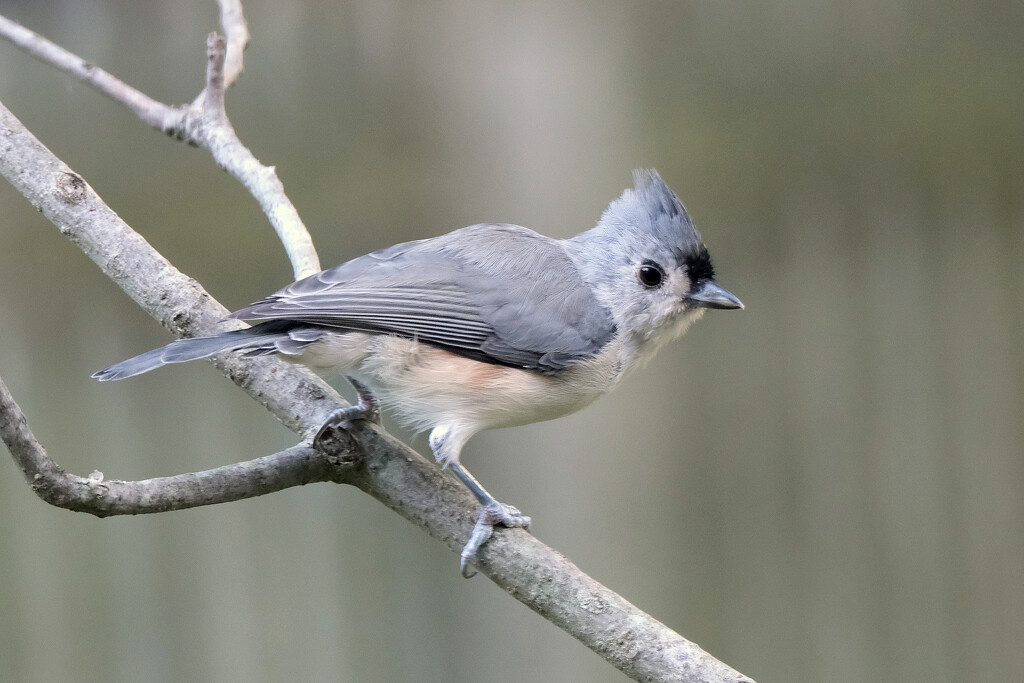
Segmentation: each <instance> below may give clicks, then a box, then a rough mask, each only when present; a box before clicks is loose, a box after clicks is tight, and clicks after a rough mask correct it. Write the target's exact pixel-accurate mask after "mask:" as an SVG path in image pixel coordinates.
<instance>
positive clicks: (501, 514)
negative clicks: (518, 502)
mask: <svg viewBox="0 0 1024 683" xmlns="http://www.w3.org/2000/svg"><path fill="white" fill-rule="evenodd" d="M495 524H500V525H502V526H504V527H508V528H514V527H519V528H522V529H529V528H530V518H529V517H527V516H526V515H524V514H523V513H521V512H520V511H519V510H518V509H517V508H514V507H512V506H511V505H505V504H504V503H497V502H496V503H495V504H493V505H485V506H484V507H482V508H481V509H480V516H479V517H477V520H476V525H474V526H473V533H472V534H471V535H470V537H469V541H468V542H467V543H466V545H465V547H463V549H462V557H461V560H460V562H459V566H460V568H461V569H462V576H464V577H465V578H467V579H469V578H472V577H473V576H475V575H476V569H474V568H473V565H474V564H475V563H476V553H477V551H478V550H480V546H482V545H483V544H484V543H486V542H487V539H489V538H490V537H491V534H492V533H494V525H495Z"/></svg>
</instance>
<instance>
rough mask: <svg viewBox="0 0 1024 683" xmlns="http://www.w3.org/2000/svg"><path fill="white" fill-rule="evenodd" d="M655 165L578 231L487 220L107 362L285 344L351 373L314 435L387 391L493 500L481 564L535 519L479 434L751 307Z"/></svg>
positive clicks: (370, 410)
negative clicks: (203, 332) (721, 278)
mask: <svg viewBox="0 0 1024 683" xmlns="http://www.w3.org/2000/svg"><path fill="white" fill-rule="evenodd" d="M742 308H743V304H742V303H741V302H740V300H739V299H738V298H737V297H736V296H735V295H733V294H732V293H731V292H729V291H728V290H726V289H724V288H723V287H721V286H720V285H719V284H718V283H717V282H716V280H715V271H714V268H713V266H712V264H711V258H710V256H709V253H708V250H707V247H706V246H705V245H704V241H703V239H702V238H701V235H700V233H699V232H698V231H697V229H696V227H695V226H694V224H693V221H692V219H691V218H690V215H689V214H688V213H687V211H686V209H685V207H684V206H683V203H682V202H681V201H680V200H679V198H678V196H676V194H675V193H674V192H673V191H672V190H671V189H670V188H669V187H668V185H666V184H665V182H664V181H663V180H662V179H661V176H659V175H658V173H657V171H655V170H653V169H638V170H636V171H634V172H633V187H632V188H627V189H625V190H624V191H623V193H622V195H621V196H620V197H619V198H617V199H615V200H614V201H612V202H611V203H610V204H609V205H608V207H607V209H605V211H604V212H603V213H602V215H601V217H600V219H599V220H598V222H597V224H596V225H595V227H593V228H591V229H589V230H586V231H584V232H581V233H579V234H577V235H576V236H574V237H571V238H568V239H555V238H551V237H546V236H544V235H541V234H539V233H537V232H534V231H533V230H530V229H528V228H524V227H521V226H518V225H510V224H503V223H486V224H479V225H473V226H469V227H466V228H461V229H458V230H454V231H452V232H449V233H447V234H443V235H440V236H437V237H430V238H426V239H421V240H416V241H411V242H404V243H401V244H396V245H393V246H391V247H387V248H385V249H381V250H379V251H375V252H372V253H369V254H366V255H364V256H360V257H357V258H354V259H352V260H350V261H347V262H345V263H342V264H341V265H339V266H336V267H333V268H329V269H327V270H323V271H320V272H318V273H315V274H313V275H310V276H308V277H306V278H303V279H301V280H298V281H296V282H293V283H292V284H289V285H288V286H286V287H284V288H283V289H281V290H279V291H278V292H276V293H274V294H271V295H270V296H268V297H266V298H264V299H261V300H260V301H257V302H255V303H253V304H251V305H250V306H246V307H245V308H242V309H240V310H237V311H235V312H233V313H231V314H230V315H229V316H228V318H229V319H238V320H244V321H250V322H253V323H254V324H253V325H252V326H251V327H248V328H245V329H240V330H232V331H229V332H222V333H219V334H215V335H212V336H206V337H193V338H184V339H179V340H176V341H173V342H171V343H170V344H168V345H166V346H163V347H161V348H158V349H154V350H152V351H149V352H146V353H143V354H141V355H139V356H136V357H134V358H130V359H128V360H125V361H122V362H120V363H117V364H115V365H112V366H110V367H108V368H105V369H103V370H100V371H98V372H96V373H94V374H93V377H95V378H97V379H99V380H101V381H108V380H120V379H125V378H127V377H132V376H135V375H139V374H141V373H144V372H148V371H150V370H153V369H155V368H158V367H160V366H163V365H166V364H169V363H181V362H185V361H191V360H197V359H200V358H206V357H208V356H211V355H214V354H217V353H222V352H229V351H230V352H239V353H241V354H243V355H245V356H263V355H271V354H278V355H280V356H283V357H285V358H286V359H289V360H293V361H297V362H300V363H303V364H305V365H307V366H309V367H310V368H312V369H313V370H315V371H317V372H319V373H321V374H324V375H331V374H342V375H344V376H345V377H346V378H347V379H348V381H349V382H350V383H351V384H352V385H353V386H354V387H355V389H356V392H357V395H358V403H357V404H356V405H352V406H347V407H345V408H341V409H339V410H337V411H335V412H334V413H332V414H331V415H330V416H329V417H328V419H327V420H326V421H325V422H324V424H323V426H322V427H321V428H320V430H319V431H318V432H317V434H316V436H315V437H314V438H313V441H312V444H313V445H314V446H316V447H323V440H324V439H325V438H326V436H327V435H328V434H330V433H331V432H332V430H336V429H345V428H347V427H348V426H350V425H351V423H352V422H353V421H355V420H359V419H369V420H373V421H377V420H378V419H379V414H380V406H381V405H382V404H383V405H384V406H385V407H386V408H388V409H389V410H390V411H393V412H394V413H395V415H396V416H397V417H398V419H399V420H400V421H401V422H403V423H404V424H406V425H409V426H411V427H413V428H415V429H417V430H421V431H425V430H428V429H429V430H430V436H429V444H430V448H431V451H432V452H433V455H434V457H435V459H436V460H437V462H438V463H439V464H440V465H441V466H442V467H443V468H447V469H449V470H450V471H451V472H452V473H453V474H454V475H455V476H456V477H457V478H458V479H459V480H460V481H461V482H462V483H463V484H464V485H465V486H466V488H468V489H469V490H470V491H471V492H472V493H473V495H474V496H475V497H476V499H477V500H478V502H479V503H480V506H481V508H480V511H479V514H478V518H477V522H476V524H475V526H474V528H473V532H472V534H471V536H470V539H469V541H468V542H467V543H466V545H465V547H464V548H463V551H462V554H461V558H460V568H461V571H462V574H463V575H464V576H466V577H467V578H468V577H470V576H472V575H473V574H475V573H476V569H475V566H476V565H477V561H478V558H477V553H478V551H479V549H480V547H481V546H482V545H483V544H484V543H485V542H486V541H487V539H488V538H490V536H491V533H492V532H493V529H494V527H495V525H499V524H500V525H502V526H505V527H512V528H514V527H521V528H528V527H529V525H530V522H531V520H530V518H529V517H528V516H526V515H524V514H522V513H521V512H520V511H519V510H518V509H517V508H515V507H513V506H511V505H506V504H504V503H500V502H498V501H497V500H495V498H494V497H493V496H492V495H491V494H490V493H488V492H487V491H486V489H484V488H483V486H481V485H480V483H479V482H478V481H477V480H476V478H474V477H473V476H472V475H471V474H470V473H469V471H468V470H467V469H466V468H465V467H464V466H463V465H462V464H461V462H460V454H461V452H462V448H463V446H464V444H465V443H466V442H467V440H469V438H470V437H472V436H473V435H474V434H476V433H478V432H480V431H482V430H486V429H494V428H499V427H513V426H519V425H525V424H529V423H533V422H539V421H544V420H550V419H554V418H557V417H561V416H564V415H567V414H570V413H573V412H576V411H577V410H580V409H581V408H583V407H585V406H587V405H589V404H591V403H592V402H593V401H595V400H596V399H597V398H599V397H600V396H602V395H604V394H606V393H608V392H609V391H610V390H612V389H613V388H615V387H616V386H618V385H619V384H620V383H621V382H622V380H623V379H624V378H625V377H626V376H627V375H628V374H629V373H630V371H632V370H634V369H636V368H638V367H640V366H642V365H643V364H644V363H645V362H647V361H648V360H649V359H650V358H651V357H652V356H653V355H654V354H655V352H656V351H658V349H660V348H661V347H662V346H664V345H665V344H666V343H667V342H669V341H671V340H673V339H674V338H676V337H678V336H680V335H681V334H682V333H683V332H684V331H685V330H686V329H687V327H688V326H689V325H690V324H691V323H693V322H694V321H696V320H697V319H699V318H700V317H701V316H702V315H703V313H704V311H706V310H707V309H723V310H728V309H742Z"/></svg>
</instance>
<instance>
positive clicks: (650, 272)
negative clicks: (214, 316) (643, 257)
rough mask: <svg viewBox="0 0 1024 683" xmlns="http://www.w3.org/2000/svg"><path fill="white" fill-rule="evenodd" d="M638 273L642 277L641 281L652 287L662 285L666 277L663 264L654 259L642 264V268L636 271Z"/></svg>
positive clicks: (645, 285) (644, 284)
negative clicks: (655, 261)
mask: <svg viewBox="0 0 1024 683" xmlns="http://www.w3.org/2000/svg"><path fill="white" fill-rule="evenodd" d="M636 275H637V277H638V278H640V282H641V283H642V284H643V286H644V287H650V288H652V289H653V288H654V287H657V286H658V285H660V284H661V283H662V281H663V280H664V279H665V273H664V271H662V269H661V266H659V265H658V264H657V263H654V262H653V261H646V262H645V263H644V264H643V265H642V266H640V270H638V271H637V272H636Z"/></svg>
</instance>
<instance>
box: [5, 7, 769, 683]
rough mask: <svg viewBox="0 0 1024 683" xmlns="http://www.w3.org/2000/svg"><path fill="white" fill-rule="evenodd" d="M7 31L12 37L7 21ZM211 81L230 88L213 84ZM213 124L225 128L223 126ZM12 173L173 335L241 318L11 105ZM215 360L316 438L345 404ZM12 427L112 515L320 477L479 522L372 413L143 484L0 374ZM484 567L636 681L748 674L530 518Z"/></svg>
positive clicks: (50, 486)
mask: <svg viewBox="0 0 1024 683" xmlns="http://www.w3.org/2000/svg"><path fill="white" fill-rule="evenodd" d="M223 6H224V5H222V7H223ZM4 21H6V20H4ZM9 23H10V22H7V24H9ZM15 26H16V25H15ZM0 34H4V35H7V27H6V26H5V25H4V23H3V22H0ZM32 35H35V34H32ZM210 48H211V49H210V51H209V52H210V62H209V68H208V83H207V92H206V99H207V100H209V99H211V98H212V99H213V100H216V99H218V98H219V99H220V100H221V102H214V103H213V104H214V106H213V107H211V106H209V103H207V105H205V106H204V109H221V110H222V106H221V103H222V95H223V87H221V82H222V80H223V81H227V80H229V79H230V77H229V75H228V74H225V71H224V69H225V67H224V47H223V41H222V40H212V41H211V46H210ZM110 78H113V77H110ZM114 80H116V79H114ZM211 86H212V87H211ZM126 87H127V86H126ZM210 91H219V94H217V92H214V94H212V95H211V93H210ZM115 99H116V98H115ZM119 101H120V100H119ZM224 121H226V116H225V118H224ZM210 128H214V129H216V130H218V134H223V133H224V126H223V125H215V126H210ZM228 130H229V132H230V126H228ZM233 135H234V134H233V132H230V136H232V137H233ZM236 139H237V138H236ZM239 145H240V143H239ZM217 148H218V146H217V145H215V144H214V145H211V147H210V149H211V152H213V153H214V154H215V156H216V154H217V152H215V151H214V149H217ZM243 149H244V148H243ZM0 174H2V175H4V176H5V177H6V178H7V179H8V180H9V181H10V182H11V183H12V184H13V185H14V186H15V188H16V189H17V190H18V191H19V192H20V193H21V194H22V195H24V196H25V197H26V198H27V199H29V201H30V202H31V203H32V204H33V206H35V207H36V208H37V209H39V210H40V211H42V212H43V214H44V215H45V216H46V217H47V218H48V219H49V220H50V221H51V222H53V223H54V225H56V226H57V227H58V228H59V229H60V231H61V232H62V233H63V234H64V235H66V236H67V237H68V238H69V239H71V240H72V241H73V242H74V243H75V244H76V245H78V246H79V247H80V248H81V249H82V250H83V251H84V252H85V253H86V254H87V255H88V256H89V257H90V258H91V259H92V260H93V261H94V262H96V263H97V265H99V266H100V268H101V269H102V270H103V272H104V273H106V274H107V275H108V276H109V277H110V278H111V279H113V280H114V281H115V282H116V283H117V284H118V285H119V286H121V287H122V289H124V290H125V292H126V293H128V294H129V296H131V297H132V298H133V299H134V300H135V301H136V302H138V303H139V305H140V306H142V307H143V308H144V309H145V310H146V311H148V312H149V313H150V314H151V315H153V317H155V318H156V319H157V320H158V321H160V322H161V324H163V325H164V326H165V327H167V328H168V329H169V330H171V331H172V332H173V333H174V334H176V335H178V336H191V335H195V334H208V333H211V332H214V331H216V330H220V329H227V328H228V326H237V325H240V323H237V322H234V321H231V322H228V323H222V322H220V321H221V320H222V319H223V317H224V315H225V314H226V313H227V311H226V309H225V308H224V307H223V306H221V305H220V304H219V303H217V302H216V301H215V300H214V299H213V298H212V297H211V296H210V295H209V294H208V293H207V292H206V291H205V290H203V288H202V287H201V286H200V285H199V284H198V283H197V282H195V281H194V280H192V279H191V278H188V277H187V276H185V275H183V274H182V273H180V272H179V271H177V270H176V269H175V268H174V267H173V266H172V265H171V264H170V263H169V262H167V260H166V259H164V258H163V257H162V256H161V255H160V254H158V253H157V252H155V251H154V250H153V249H152V247H150V246H149V244H148V243H146V241H145V240H144V239H143V238H142V237H140V236H139V235H138V234H136V233H135V232H134V231H133V230H131V228H130V227H129V226H127V225H126V224H125V223H124V222H123V221H121V219H120V218H119V217H118V216H117V215H116V214H115V213H114V212H113V211H112V210H111V209H110V208H109V207H107V206H106V205H105V204H104V203H103V202H102V200H101V199H100V198H99V197H98V196H97V195H96V194H95V192H94V191H93V190H92V188H91V187H89V185H88V184H87V183H86V182H85V181H84V180H83V179H82V178H81V177H80V176H79V175H77V174H76V173H74V172H73V171H72V170H71V169H70V168H68V167H67V166H66V165H64V164H63V162H61V161H60V160H59V159H57V158H56V157H55V156H53V154H52V153H50V151H49V150H47V149H46V148H45V147H44V146H43V145H42V144H41V143H40V142H39V141H38V140H37V139H36V138H35V137H33V136H32V135H31V133H29V132H28V131H27V130H26V129H25V128H24V127H23V126H22V125H21V123H20V122H19V121H18V120H17V119H16V118H15V117H14V116H13V115H12V114H11V113H10V112H9V111H7V110H6V109H5V108H4V107H3V106H2V105H0ZM274 180H275V181H276V176H275V178H274ZM278 185H279V182H278ZM282 194H283V190H282ZM289 206H290V203H289ZM213 362H214V364H215V365H217V366H218V367H219V368H221V370H222V371H223V372H224V373H225V374H226V375H227V376H228V377H229V378H231V379H232V380H233V381H234V382H235V383H236V384H238V385H239V386H240V387H241V388H242V389H243V390H244V391H246V392H247V393H249V395H251V396H252V397H253V398H255V399H256V400H257V401H258V402H260V403H261V404H262V405H264V406H265V407H267V408H268V409H269V410H270V411H271V412H272V413H273V414H274V415H275V416H276V417H277V418H278V419H279V420H281V421H282V422H283V423H284V424H285V425H286V426H288V427H289V428H291V429H293V430H294V431H296V432H299V433H300V434H302V435H304V436H305V437H308V436H309V435H310V434H311V433H312V432H313V430H315V429H316V428H317V427H318V426H319V425H320V424H321V423H322V422H323V420H324V419H325V417H326V416H327V415H328V414H329V413H330V412H332V411H333V410H334V409H336V408H337V407H340V406H342V405H344V403H343V402H342V401H341V399H340V398H339V397H338V396H337V394H336V393H335V392H334V391H333V390H332V389H331V388H330V387H328V386H327V385H326V384H325V383H323V382H322V381H321V380H320V379H319V378H317V377H316V376H314V375H313V374H312V373H310V372H309V371H307V370H305V369H304V368H301V367H298V366H294V365H292V364H288V363H284V362H282V361H279V360H277V359H275V358H255V359H246V358H237V357H232V356H224V357H216V358H214V359H213ZM0 437H2V438H3V440H4V442H5V443H6V444H7V446H8V448H9V449H10V450H11V453H12V455H13V456H14V458H15V460H16V461H17V463H18V465H19V467H20V468H21V469H22V471H23V472H24V473H25V475H26V477H27V478H28V479H29V481H30V483H31V484H32V486H33V489H34V490H35V491H36V492H37V494H39V495H40V496H41V497H42V498H44V500H47V501H48V502H51V503H54V504H60V505H62V506H63V507H67V508H69V509H73V510H81V511H86V512H90V513H92V514H97V515H100V516H105V515H113V514H138V513H144V512H157V511H160V510H166V509H178V508H181V507H189V506H192V505H206V504H212V503H215V502H226V501H230V500H238V499H239V498H243V497H247V496H249V495H260V494H261V493H266V492H271V491H276V490H281V489H283V488H287V487H289V486H295V485H301V484H305V483H310V482H312V481H336V482H345V483H350V484H352V485H355V486H357V487H358V488H360V489H362V490H363V491H365V492H367V493H369V494H370V495H372V496H374V497H375V498H377V499H378V500H380V501H381V502H383V503H384V504H385V505H388V506H389V507H391V508H392V509H393V510H395V511H396V512H398V513H399V514H401V515H402V516H403V517H405V518H406V519H409V520H410V521H412V522H414V523H415V524H417V525H418V526H420V527H422V528H424V529H426V530H427V531H428V532H429V533H430V534H431V535H432V536H433V537H435V538H437V539H439V540H441V541H442V542H444V543H445V544H446V545H448V547H449V548H451V549H452V550H453V551H455V552H456V553H457V552H459V551H460V550H461V548H462V546H463V544H464V543H465V541H466V539H467V538H468V537H469V534H470V532H471V529H472V526H473V523H474V520H475V515H474V512H473V511H474V510H475V507H476V504H475V501H474V499H473V497H472V495H471V494H470V493H469V492H468V491H466V490H465V489H464V488H463V487H461V486H460V485H458V483H457V482H455V481H454V480H453V479H451V478H450V477H447V476H445V475H444V474H443V472H442V471H441V470H440V469H438V468H437V467H436V466H435V465H433V464H432V463H429V462H427V461H426V460H425V459H423V458H422V457H421V456H420V455H419V454H417V453H416V452H415V451H413V450H412V449H410V448H409V447H407V446H405V445H404V444H402V443H401V442H399V441H397V440H396V439H394V438H393V437H391V436H390V435H388V434H387V433H385V432H384V431H383V430H381V429H380V428H379V427H377V426H374V425H369V424H360V425H359V426H358V427H356V428H354V429H353V430H351V431H350V432H348V433H347V434H344V435H342V436H341V437H340V439H341V442H340V443H338V444H336V447H334V448H332V449H331V454H329V455H328V454H322V453H319V452H316V451H314V450H312V449H311V448H309V447H308V446H307V445H304V444H300V445H298V446H295V447H293V448H290V449H288V450H286V451H282V452H281V453H277V454H274V455H271V456H266V457H264V458H258V459H256V460H252V461H249V462H246V463H237V464H235V465H230V466H227V467H222V468H217V469H214V470H209V471H207V472H198V473H191V474H184V475H178V476H175V477H163V478H159V479H150V480H144V481H140V482H120V481H117V480H113V481H105V480H104V479H103V477H102V475H100V474H99V473H94V475H93V476H91V477H87V478H83V477H75V476H74V475H68V474H66V473H64V472H63V470H62V469H61V468H60V467H59V466H58V465H56V463H54V462H53V461H52V460H51V459H50V458H49V457H48V455H47V454H46V452H45V450H44V449H43V448H42V446H40V445H39V443H38V442H37V441H36V439H35V437H34V436H33V435H32V433H31V431H30V430H29V429H28V426H27V423H26V420H25V417H24V415H22V414H21V411H20V409H19V408H18V407H17V404H16V403H15V402H14V399H13V397H11V395H10V392H9V391H8V390H7V388H6V386H4V385H3V384H2V382H0ZM478 565H479V569H480V571H481V572H482V573H483V574H485V575H487V576H489V577H490V578H491V579H492V580H494V581H495V583H497V584H498V585H499V586H501V587H502V588H504V589H505V590H506V591H508V592H509V593H510V594H512V595H513V596H514V597H516V598H517V599H518V600H520V601H522V602H523V603H524V604H526V605H527V606H529V607H531V608H532V609H534V610H535V611H537V612H538V613H540V614H541V615H543V616H544V617H545V618H547V619H548V620H550V621H552V622H553V623H555V624H557V625H558V626H560V627H561V628H563V629H565V630H566V631H567V632H569V633H570V634H572V635H573V636H574V637H576V638H577V639H578V640H580V641H581V642H582V643H584V644H585V645H587V646H588V647H590V648H591V649H593V650H594V651H595V652H597V653H599V654H600V655H601V656H602V657H604V658H605V659H606V660H608V661H609V662H610V663H612V664H613V665H615V666H616V667H618V668H619V669H621V670H622V671H623V672H624V673H626V674H627V675H629V676H631V677H633V678H635V679H637V680H650V681H685V682H697V681H707V682H710V681H722V682H725V681H729V682H738V681H750V679H749V678H746V677H744V676H743V675H742V674H739V673H738V672H736V671H734V670H733V669H731V668H730V667H728V666H727V665H725V664H723V663H722V662H720V661H718V660H716V659H714V658H713V657H711V656H710V655H708V654H707V653H706V652H704V651H703V650H701V649H700V648H699V647H698V646H697V645H695V644H693V643H690V642H688V641H686V640H685V639H683V638H682V637H681V636H679V635H678V634H676V633H675V632H673V631H672V630H670V629H668V628H667V627H666V626H664V625H663V624H661V623H660V622H658V621H657V620H655V619H653V618H652V617H650V616H649V615H647V614H645V613H644V612H642V611H641V610H638V609H637V608H636V607H634V606H633V605H631V604H630V603H629V602H627V601H626V600H624V599H623V598H622V597H620V596H618V595H617V594H615V593H614V592H612V591H610V590H608V589H607V588H605V587H604V586H602V585H600V584H599V583H597V582H596V581H594V580H593V579H591V578H590V577H588V576H587V575H586V574H584V573H583V572H581V571H580V570H579V569H578V568H577V567H576V566H575V565H573V564H572V563H571V562H569V560H567V559H566V558H565V557H563V556H562V555H560V554H559V553H557V552H555V551H554V550H552V549H550V548H548V547H547V546H545V545H544V544H543V543H541V542H540V541H538V540H537V539H535V538H534V537H533V536H531V535H529V534H528V533H527V532H526V531H524V530H522V529H498V530H497V531H496V533H495V534H494V536H493V537H492V538H491V539H490V540H489V541H488V543H487V544H486V545H485V546H484V547H483V548H482V549H481V552H480V555H479V562H478Z"/></svg>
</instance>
